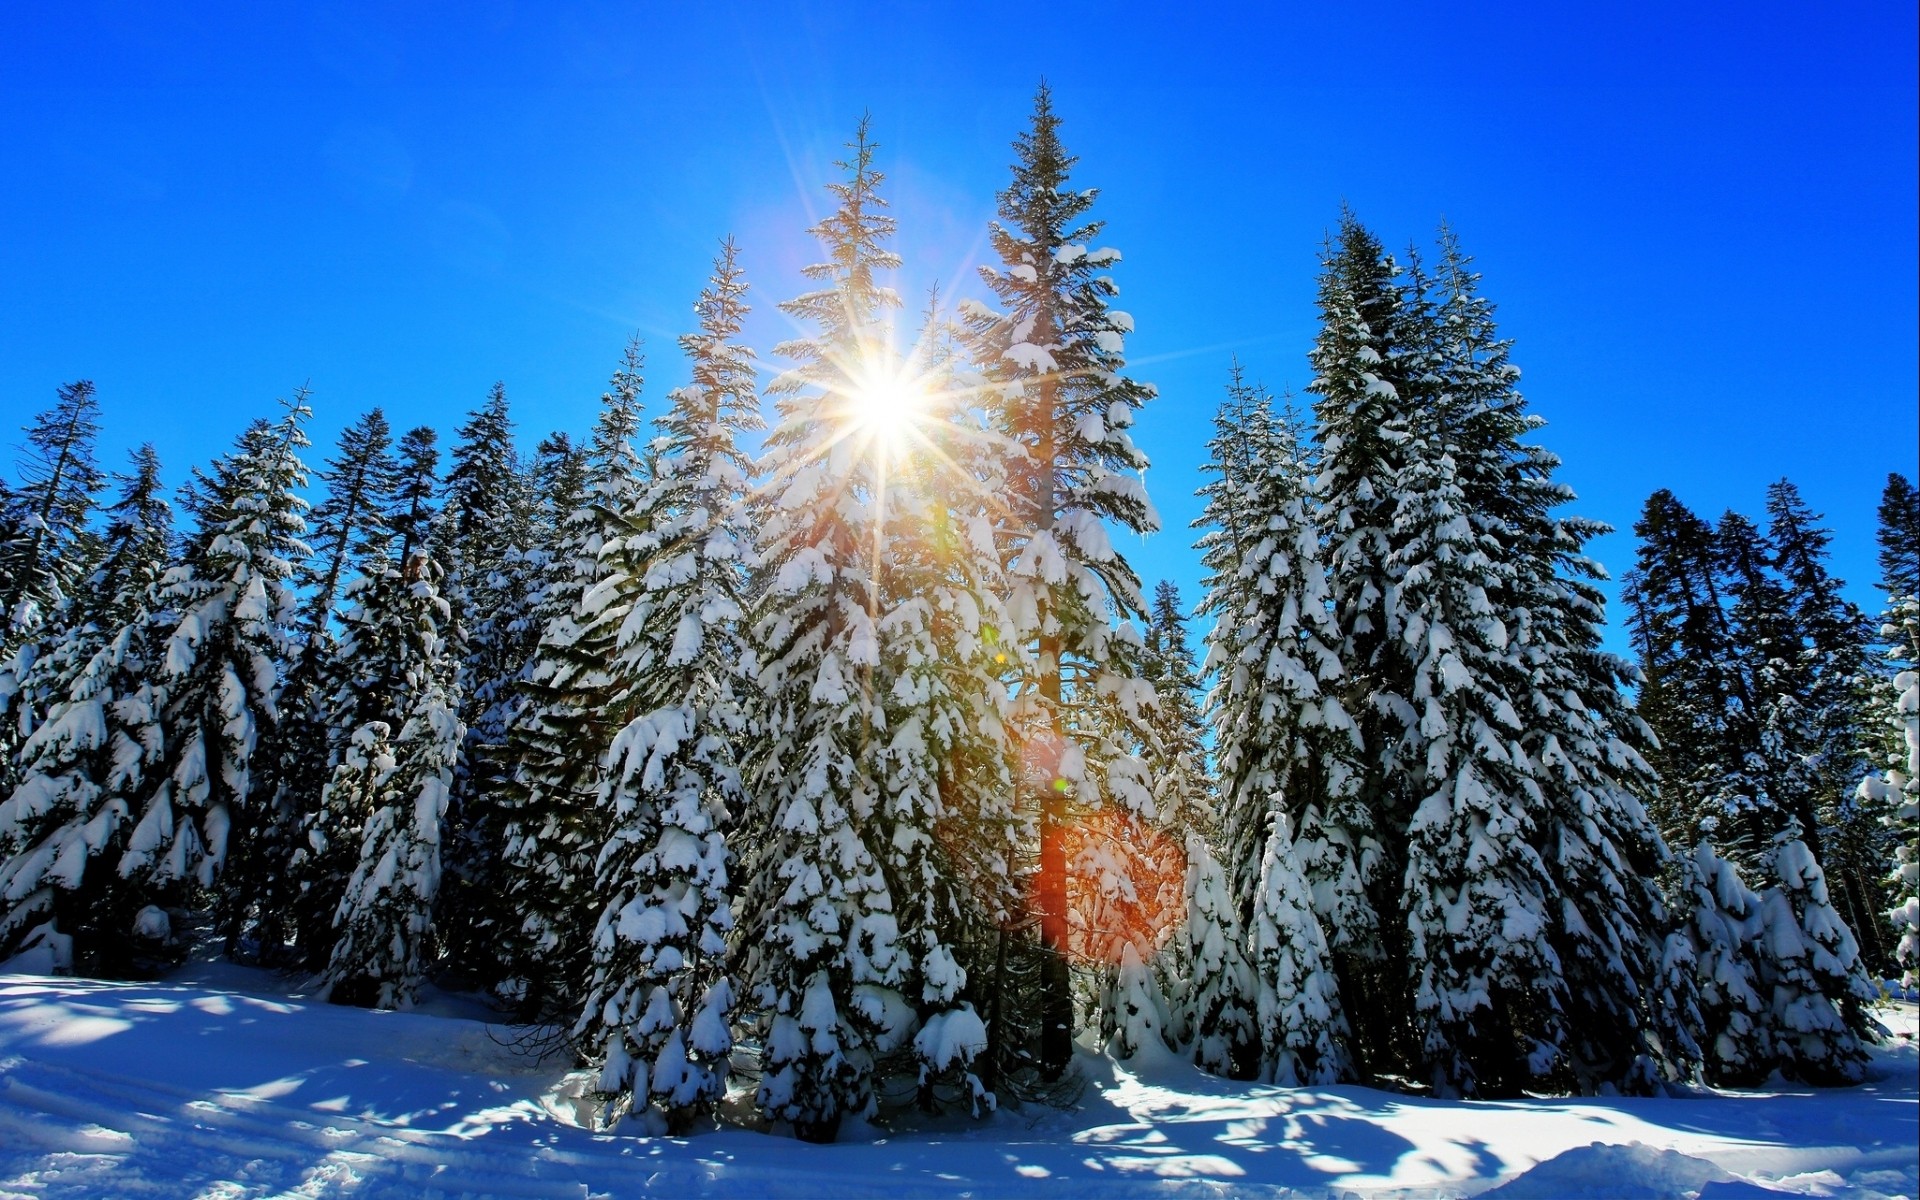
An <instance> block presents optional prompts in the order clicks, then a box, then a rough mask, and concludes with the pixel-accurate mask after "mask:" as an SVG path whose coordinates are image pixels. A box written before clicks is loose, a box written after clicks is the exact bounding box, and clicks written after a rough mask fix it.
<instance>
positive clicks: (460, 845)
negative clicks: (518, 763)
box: [431, 383, 543, 985]
mask: <svg viewBox="0 0 1920 1200" xmlns="http://www.w3.org/2000/svg"><path fill="white" fill-rule="evenodd" d="M458 435H459V441H458V442H457V443H456V444H455V445H454V447H453V449H452V450H451V451H450V453H449V455H448V458H449V460H450V465H449V466H448V469H447V473H446V479H445V483H444V485H443V490H442V503H441V508H440V512H439V514H438V516H437V519H436V520H435V522H434V525H433V541H432V549H431V555H432V557H433V558H434V560H435V561H437V562H440V563H442V564H444V566H445V570H446V575H445V585H444V589H443V594H444V596H445V598H446V600H447V603H448V606H449V609H450V612H451V621H452V624H451V625H450V626H449V628H448V631H447V649H448V652H449V653H450V654H452V655H453V657H454V660H455V661H456V662H458V663H459V664H460V668H459V676H458V680H457V688H458V694H459V696H460V697H461V710H460V718H461V722H462V724H463V726H464V727H465V729H466V743H465V746H464V748H463V750H462V752H461V756H460V761H459V765H458V766H457V767H456V769H455V773H454V792H453V800H452V809H451V814H450V817H449V829H448V831H447V840H446V845H445V851H446V862H445V866H446V887H445V888H444V889H443V890H442V892H441V898H442V909H443V916H444V917H445V920H444V921H443V922H442V926H441V932H442V935H443V937H444V938H445V940H446V942H447V949H448V952H449V955H450V957H451V958H452V959H453V961H454V963H455V964H456V965H457V966H458V967H460V968H462V969H465V970H467V971H469V972H470V973H471V974H472V975H473V976H474V977H475V978H476V979H477V980H478V981H479V982H481V983H484V984H489V985H490V984H492V983H493V982H494V981H495V978H494V977H495V976H496V975H497V974H498V972H499V968H500V966H501V964H500V963H499V962H498V960H497V959H496V958H495V956H494V954H493V948H492V947H493V941H494V939H495V938H496V937H497V936H498V931H499V930H500V929H502V928H503V927H506V926H507V925H509V924H511V923H512V917H511V915H510V914H509V913H507V912H506V911H505V910H504V908H503V907H502V905H501V887H500V881H499V875H498V863H499V855H500V848H501V836H502V829H501V818H500V814H499V812H498V811H497V805H496V803H495V801H496V800H497V798H498V793H499V784H500V775H501V773H502V771H503V763H502V761H501V760H502V755H503V752H504V748H505V745H506V735H507V730H508V729H509V728H511V727H512V724H513V721H514V712H515V709H516V707H517V705H518V702H519V701H520V699H521V696H520V693H519V689H518V684H519V680H520V676H521V673H522V671H523V670H524V668H525V667H526V665H527V663H528V661H529V660H530V659H531V658H532V654H533V648H534V644H535V642H536V641H537V640H538V638H539V634H540V631H539V630H537V629H534V628H533V622H532V620H531V612H530V610H531V608H532V606H533V604H534V602H535V601H536V599H537V597H538V592H539V589H540V585H541V584H542V582H543V580H542V579H541V578H540V576H541V571H540V564H539V563H538V562H537V561H536V560H534V559H531V558H529V556H528V553H527V551H528V549H529V548H530V546H531V542H532V539H531V534H532V529H531V523H532V518H533V497H532V489H531V487H530V486H529V480H528V478H527V476H526V475H525V474H524V473H523V472H522V470H521V463H520V457H519V455H518V453H517V452H516V451H515V449H514V426H513V419H512V416H511V413H510V412H509V409H508V405H507V393H506V387H505V385H504V384H500V383H496V384H494V385H493V389H492V390H491V391H490V392H489V393H488V394H487V399H486V402H485V403H484V404H482V405H481V406H480V407H479V408H477V409H475V410H474V411H473V412H472V413H470V414H469V415H468V418H467V421H466V423H465V424H463V425H462V426H461V427H460V428H459V430H458Z"/></svg>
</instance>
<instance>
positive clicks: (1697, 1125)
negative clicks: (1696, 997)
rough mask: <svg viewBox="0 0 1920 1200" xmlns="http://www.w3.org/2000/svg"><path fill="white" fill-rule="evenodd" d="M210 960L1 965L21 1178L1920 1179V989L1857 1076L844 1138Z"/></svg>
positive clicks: (1125, 1090)
mask: <svg viewBox="0 0 1920 1200" xmlns="http://www.w3.org/2000/svg"><path fill="white" fill-rule="evenodd" d="M17 966H18V964H10V965H9V967H10V969H12V968H13V967H17ZM199 970H200V971H201V974H200V975H199V976H198V982H195V983H185V982H179V981H177V980H181V979H186V978H190V977H192V976H190V975H188V974H182V975H180V976H177V977H176V981H174V982H160V983H105V982H97V981H92V980H84V979H54V978H46V977H40V976H33V975H0V1196H4V1197H15V1196H34V1197H47V1198H50V1200H51V1198H61V1197H76V1198H77V1197H94V1196H101V1195H114V1196H156V1197H173V1196H180V1197H185V1196H197V1195H218V1196H223V1197H229V1196H230V1197H245V1196H267V1195H274V1196H278V1195H291V1196H332V1195H346V1196H356V1197H385V1196H396V1197H398V1196H459V1195H473V1196H493V1195H512V1196H541V1197H544V1196H614V1195H636V1194H648V1195H663V1196H680V1195H693V1194H696V1193H697V1194H701V1195H706V1196H718V1197H730V1196H742V1197H787V1196H815V1195H833V1196H846V1197H887V1198H889V1200H891V1198H894V1197H901V1196H963V1195H971V1196H990V1195H991V1196H998V1195H1042V1194H1043V1195H1046V1196H1049V1197H1067V1198H1069V1200H1071V1198H1074V1197H1088V1198H1091V1197H1103V1198H1104V1197H1122V1198H1124V1197H1128V1196H1155V1197H1189V1196H1191V1197H1203V1196H1204V1197H1210V1198H1212V1197H1223V1196H1290V1197H1314V1198H1319V1197H1337V1196H1347V1195H1352V1196H1354V1197H1357V1198H1358V1197H1375V1196H1397V1197H1411V1196H1425V1197H1464V1196H1473V1195H1490V1196H1497V1197H1503V1198H1512V1197H1539V1196H1553V1197H1570V1198H1571V1197H1581V1196H1607V1197H1637V1196H1646V1197H1653V1196H1661V1197H1668V1196H1670V1197H1701V1198H1704V1200H1733V1198H1735V1197H1749V1196H1769V1195H1782V1194H1785V1195H1798V1196H1838V1195H1848V1196H1859V1197H1865V1198H1868V1200H1871V1198H1873V1197H1892V1196H1907V1197H1913V1196H1916V1195H1920V1165H1917V1163H1916V1160H1917V1159H1920V1120H1916V1115H1917V1114H1916V1104H1917V1102H1920V1086H1917V1083H1920V1080H1917V1078H1916V1076H1917V1075H1920V1071H1917V1069H1916V1068H1920V1056H1916V1053H1915V1049H1914V1045H1913V1040H1912V1038H1913V1033H1914V1028H1915V1023H1916V1022H1915V1010H1914V1006H1913V1004H1911V1003H1905V1004H1899V1005H1896V1006H1893V1007H1889V1008H1883V1009H1881V1010H1880V1013H1879V1015H1880V1018H1881V1020H1882V1021H1884V1022H1885V1023H1887V1024H1888V1025H1889V1026H1890V1027H1892V1028H1894V1029H1895V1031H1896V1033H1897V1034H1898V1035H1900V1036H1898V1037H1896V1039H1895V1040H1894V1043H1893V1044H1892V1045H1890V1046H1887V1047H1882V1048H1879V1049H1878V1050H1876V1052H1875V1059H1874V1063H1873V1069H1872V1073H1871V1074H1872V1077H1871V1078H1870V1080H1869V1081H1868V1082H1867V1083H1866V1084H1863V1085H1861V1086H1859V1087H1854V1088H1848V1089H1842V1090H1827V1091H1815V1090H1812V1089H1800V1088H1788V1087H1773V1088H1769V1089H1766V1090H1762V1091H1752V1092H1717V1093H1702V1095H1701V1096H1699V1097H1692V1098H1676V1099H1609V1100H1596V1099H1580V1100H1569V1099H1528V1100H1520V1101H1507V1102H1500V1103H1481V1104H1474V1103H1467V1102H1457V1101H1455V1102H1442V1101H1435V1100H1428V1099H1423V1098H1419V1097H1413V1096H1404V1095H1394V1094H1390V1093H1386V1092H1379V1091H1372V1090H1369V1089H1366V1088H1361V1087H1348V1086H1342V1087H1321V1088H1308V1089H1289V1088H1282V1087H1276V1086H1272V1085H1264V1084H1245V1083H1233V1082H1229V1081H1226V1080H1223V1079H1219V1078H1217V1077H1214V1076H1211V1075H1207V1074H1205V1073H1203V1072H1201V1071H1199V1070H1198V1069H1197V1068H1194V1067H1191V1066H1188V1065H1186V1064H1184V1063H1182V1062H1180V1061H1178V1060H1177V1059H1175V1058H1174V1057H1173V1056H1170V1055H1155V1056H1144V1057H1143V1058H1142V1059H1139V1060H1136V1061H1135V1062H1133V1063H1129V1064H1117V1063H1114V1062H1112V1061H1111V1060H1109V1059H1107V1058H1105V1057H1103V1056H1099V1055H1097V1054H1095V1053H1093V1052H1092V1051H1091V1050H1089V1049H1086V1048H1084V1047H1083V1048H1082V1050H1081V1053H1080V1055H1079V1058H1078V1059H1077V1062H1076V1070H1077V1072H1078V1073H1079V1075H1080V1076H1081V1079H1082V1080H1083V1082H1084V1086H1083V1088H1082V1090H1081V1091H1080V1092H1079V1093H1078V1095H1077V1098H1075V1099H1074V1100H1073V1101H1072V1104H1071V1107H1070V1108H1067V1109H1061V1110H1056V1109H1049V1108H1041V1107H1035V1106H1027V1107H1025V1108H1015V1107H1013V1106H1010V1105H1003V1106H1002V1108H1001V1110H1000V1111H999V1112H997V1113H995V1114H992V1115H989V1116H987V1117H985V1118H983V1119H981V1120H979V1121H965V1120H963V1119H959V1118H952V1117H949V1118H939V1119H933V1120H931V1121H929V1122H928V1123H927V1124H926V1125H925V1126H924V1127H921V1128H912V1127H910V1126H911V1125H912V1123H913V1122H912V1121H911V1120H909V1119H906V1118H897V1119H896V1121H895V1124H896V1126H897V1127H893V1128H888V1127H886V1125H885V1118H884V1117H883V1118H882V1122H881V1123H876V1124H872V1125H860V1124H858V1123H854V1122H849V1125H848V1127H847V1128H846V1130H845V1131H844V1133H843V1138H844V1139H845V1140H843V1141H842V1142H841V1143H840V1144H837V1145H833V1146H818V1147H815V1146H804V1145H801V1144H799V1143H796V1142H795V1141H793V1140H792V1139H790V1138H786V1137H780V1136H773V1135H769V1134H764V1133H758V1132H753V1131H750V1130H746V1129H741V1128H738V1127H724V1128H714V1127H712V1126H707V1127H705V1128H703V1129H701V1130H699V1131H697V1132H695V1133H694V1134H693V1135H692V1136H689V1137H684V1138H670V1137H643V1136H635V1135H633V1134H631V1133H627V1132H624V1131H623V1132H621V1133H619V1134H613V1133H606V1132H600V1131H597V1130H596V1129H595V1128H593V1120H592V1106H591V1105H590V1104H589V1103H588V1101H587V1100H586V1099H585V1098H584V1093H585V1092H586V1091H587V1090H589V1087H590V1084H591V1082H592V1080H591V1077H590V1076H589V1075H588V1074H587V1073H584V1072H575V1071H571V1070H569V1064H568V1063H567V1062H566V1061H565V1054H564V1052H563V1051H561V1052H558V1054H557V1055H556V1053H555V1051H553V1050H549V1051H548V1052H547V1053H546V1054H544V1055H543V1054H542V1053H541V1052H540V1051H538V1050H537V1049H535V1048H534V1046H533V1044H532V1043H531V1041H530V1039H528V1038H526V1037H524V1036H522V1035H524V1034H525V1033H526V1032H528V1031H525V1030H521V1029H516V1028H514V1027H510V1026H503V1025H489V1024H485V1023H484V1022H483V1021H481V1020H477V1019H474V1018H475V1017H476V1016H478V1015H479V1014H478V1012H477V1010H476V1009H475V1008H474V1006H471V1005H463V1004H461V1003H460V1002H459V1001H458V999H457V998H451V997H445V996H439V995H436V994H432V993H429V995H428V996H427V997H426V998H425V999H424V1001H423V1005H422V1007H421V1009H420V1010H418V1011H414V1012H407V1013H395V1012H368V1011H364V1010H361V1009H353V1008H341V1007H334V1006H330V1005H326V1004H319V1003H314V1002H311V1001H309V1000H308V999H305V998H302V997H300V996H297V995H287V994H285V993H284V991H283V990H281V989H280V985H279V984H278V982H277V979H276V977H275V976H272V975H271V974H268V973H266V972H260V971H253V970H249V969H246V968H240V967H234V966H230V965H225V964H214V965H212V966H202V967H200V968H199ZM951 1032H954V1033H959V1032H960V1030H959V1029H958V1028H956V1029H955V1030H953V1031H951ZM966 1033H967V1035H968V1036H971V1035H972V1031H971V1030H967V1031H966ZM735 1086H736V1089H738V1088H739V1087H740V1086H741V1084H740V1083H739V1082H738V1081H736V1084H735ZM737 1099H738V1096H737V1094H736V1101H737ZM632 1128H634V1125H633V1124H632V1123H629V1124H627V1125H626V1126H624V1127H623V1130H625V1129H632ZM1490 1189H1491V1190H1490Z"/></svg>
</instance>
